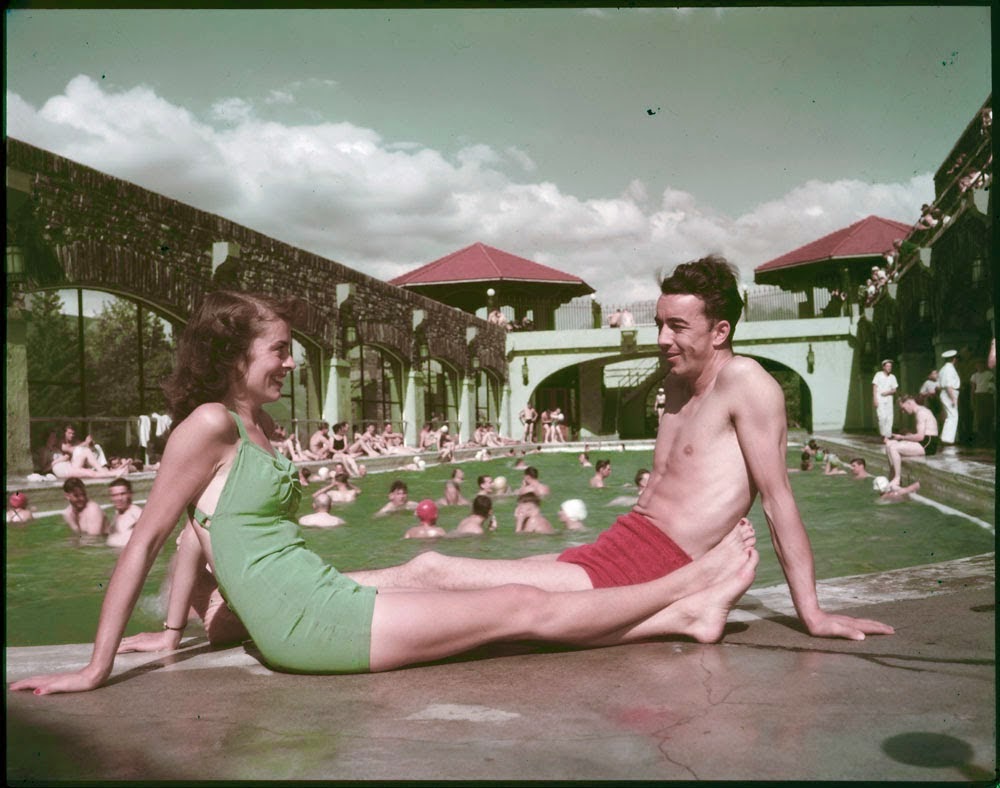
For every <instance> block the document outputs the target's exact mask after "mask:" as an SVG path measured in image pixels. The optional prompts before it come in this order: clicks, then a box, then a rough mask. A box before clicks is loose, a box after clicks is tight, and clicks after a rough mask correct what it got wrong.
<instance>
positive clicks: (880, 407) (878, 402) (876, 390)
mask: <svg viewBox="0 0 1000 788" xmlns="http://www.w3.org/2000/svg"><path fill="white" fill-rule="evenodd" d="M898 388H899V383H898V382H897V380H896V376H895V375H893V374H892V361H890V360H889V359H885V360H884V361H883V362H882V369H880V370H879V371H878V372H876V373H875V377H874V378H872V401H873V403H874V405H875V415H876V416H877V417H878V431H879V434H880V435H881V436H882V437H883V438H890V437H892V398H893V397H894V396H895V395H896V389H898Z"/></svg>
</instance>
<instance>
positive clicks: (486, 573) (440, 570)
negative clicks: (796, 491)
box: [343, 517, 757, 607]
mask: <svg viewBox="0 0 1000 788" xmlns="http://www.w3.org/2000/svg"><path fill="white" fill-rule="evenodd" d="M756 542H757V539H756V536H755V534H754V529H753V525H752V524H751V522H750V521H749V520H747V519H746V518H745V517H744V518H742V519H741V520H740V521H739V522H738V523H737V524H736V526H735V527H734V528H733V529H732V530H731V531H730V532H729V533H728V534H727V535H726V536H725V537H723V539H722V541H721V542H719V544H717V545H716V546H715V547H713V548H712V549H711V550H709V551H708V552H707V553H706V554H705V555H703V556H701V557H700V558H699V559H697V560H696V561H694V562H692V563H690V564H687V565H686V566H683V567H681V568H680V569H677V570H675V571H674V572H671V573H670V574H669V575H667V577H668V578H670V581H669V582H670V585H669V588H668V593H667V596H666V598H665V599H664V601H663V605H662V606H663V607H665V606H666V605H668V604H670V603H671V602H674V601H676V600H678V599H680V598H681V597H683V596H686V595H688V594H691V593H693V592H694V591H696V590H699V589H702V588H706V587H707V586H710V585H712V584H713V583H716V582H718V581H719V580H721V579H722V578H723V577H725V576H726V575H727V574H728V573H729V571H730V569H731V568H732V566H733V565H734V564H736V563H738V562H739V561H740V560H741V559H742V556H743V555H745V553H746V551H747V549H749V548H751V547H753V546H754V545H755V544H756ZM556 557H557V554H555V553H553V554H550V555H546V556H544V557H543V556H529V557H527V558H519V559H509V560H508V559H482V558H462V557H456V556H447V555H442V554H441V553H437V552H434V551H428V552H425V553H420V554H418V555H417V556H416V558H414V559H413V560H411V561H409V562H407V563H405V564H401V565H399V566H393V567H388V568H386V569H361V570H358V571H354V572H344V573H343V574H345V575H346V576H347V577H349V578H351V579H352V580H354V581H355V582H356V583H359V584H361V585H366V586H375V587H376V588H378V589H379V590H387V589H389V588H394V587H395V588H423V589H433V590H443V589H447V590H454V591H458V590H462V591H470V590H474V589H483V588H493V587H496V586H500V585H509V584H523V585H530V586H535V587H536V588H541V589H543V590H545V591H583V590H587V589H590V588H591V583H590V578H589V577H588V576H587V573H586V572H585V571H584V570H583V568H582V567H580V566H578V565H577V564H570V563H566V562H564V561H556V560H555V558H556ZM546 559H547V560H546Z"/></svg>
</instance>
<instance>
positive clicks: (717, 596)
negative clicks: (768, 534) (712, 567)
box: [667, 548, 760, 643]
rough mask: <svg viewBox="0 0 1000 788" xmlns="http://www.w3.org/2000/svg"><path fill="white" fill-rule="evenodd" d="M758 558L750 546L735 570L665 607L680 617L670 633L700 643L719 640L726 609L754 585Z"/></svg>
mask: <svg viewBox="0 0 1000 788" xmlns="http://www.w3.org/2000/svg"><path fill="white" fill-rule="evenodd" d="M759 561H760V556H759V555H758V554H757V551H756V550H755V549H753V548H750V549H749V550H748V551H746V553H745V555H744V559H743V562H742V564H740V566H739V567H738V568H737V570H736V571H735V572H730V574H729V575H728V576H727V577H726V578H725V579H723V580H722V581H721V582H718V583H716V584H715V585H712V586H709V587H708V588H706V589H705V590H704V591H698V592H696V593H694V594H691V596H686V597H684V598H683V599H681V600H680V601H678V602H675V603H674V604H673V605H671V606H670V607H669V608H667V610H669V611H670V612H671V613H672V614H674V615H676V616H680V617H681V622H680V626H679V627H678V628H677V629H675V630H674V631H673V632H672V633H670V634H677V635H687V636H688V637H692V638H694V639H695V640H697V641H698V642H699V643H716V642H718V641H719V640H721V639H722V631H723V630H724V629H725V626H726V619H727V618H728V617H729V611H730V610H732V609H733V606H734V605H735V604H736V603H737V602H738V601H739V599H740V597H742V596H743V594H745V593H746V591H747V589H748V588H750V586H751V585H752V584H753V579H754V576H755V575H756V572H757V564H758V562H759ZM685 622H686V623H685Z"/></svg>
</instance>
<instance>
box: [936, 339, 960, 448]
mask: <svg viewBox="0 0 1000 788" xmlns="http://www.w3.org/2000/svg"><path fill="white" fill-rule="evenodd" d="M957 355H958V351H957V350H946V351H945V352H944V353H942V354H941V358H943V359H945V362H944V366H943V367H941V369H940V371H939V372H938V387H939V390H940V392H941V394H940V397H941V407H942V408H943V409H944V424H943V425H941V443H943V444H944V445H945V446H954V445H955V433H956V432H958V391H959V389H960V388H961V387H962V381H961V379H960V378H959V377H958V370H957V369H955V356H957Z"/></svg>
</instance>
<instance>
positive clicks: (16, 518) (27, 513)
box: [7, 491, 35, 525]
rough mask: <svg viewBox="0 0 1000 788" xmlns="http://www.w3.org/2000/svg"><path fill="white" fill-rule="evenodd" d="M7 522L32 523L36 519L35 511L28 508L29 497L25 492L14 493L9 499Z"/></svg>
mask: <svg viewBox="0 0 1000 788" xmlns="http://www.w3.org/2000/svg"><path fill="white" fill-rule="evenodd" d="M7 507H8V508H7V522H8V523H14V524H15V525H16V524H18V523H30V522H31V521H32V520H34V519H35V515H34V513H33V511H32V510H31V509H30V508H29V507H28V496H27V495H25V494H24V493H23V492H20V491H18V492H16V493H13V494H12V495H11V496H10V497H9V498H8V499H7Z"/></svg>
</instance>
